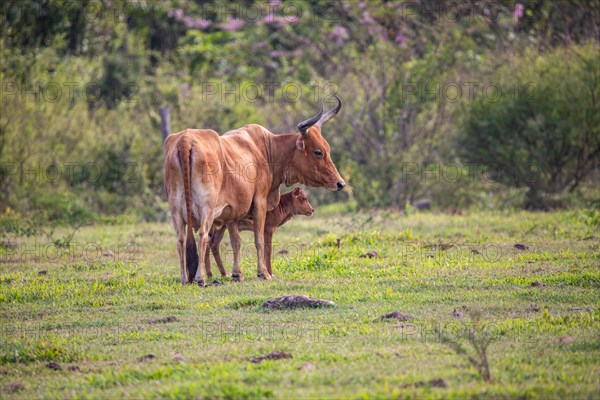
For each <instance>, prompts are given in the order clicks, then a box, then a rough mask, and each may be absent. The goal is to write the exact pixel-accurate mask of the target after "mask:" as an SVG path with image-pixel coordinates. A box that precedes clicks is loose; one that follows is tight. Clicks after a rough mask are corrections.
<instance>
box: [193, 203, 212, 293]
mask: <svg viewBox="0 0 600 400" xmlns="http://www.w3.org/2000/svg"><path fill="white" fill-rule="evenodd" d="M213 216H214V207H206V208H205V209H203V210H202V218H201V221H200V230H199V237H198V247H199V248H200V263H199V264H200V265H199V268H198V271H196V276H195V277H194V281H196V283H197V284H198V286H206V279H205V277H206V270H205V269H206V255H207V252H208V251H209V249H210V248H209V244H210V230H211V228H212V224H213V219H214V218H213Z"/></svg>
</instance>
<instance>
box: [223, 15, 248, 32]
mask: <svg viewBox="0 0 600 400" xmlns="http://www.w3.org/2000/svg"><path fill="white" fill-rule="evenodd" d="M243 27H244V21H242V20H241V19H239V18H231V17H227V21H225V22H223V23H221V24H219V28H221V29H223V30H226V31H237V30H239V29H241V28H243Z"/></svg>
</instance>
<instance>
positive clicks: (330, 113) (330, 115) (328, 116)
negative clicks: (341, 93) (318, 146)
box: [315, 94, 342, 126]
mask: <svg viewBox="0 0 600 400" xmlns="http://www.w3.org/2000/svg"><path fill="white" fill-rule="evenodd" d="M335 98H336V99H337V101H338V104H337V106H335V108H333V109H331V110H329V111H327V114H325V115H323V116H322V117H321V118H319V120H318V121H317V123H316V124H315V125H317V126H323V125H325V123H326V122H327V121H329V120H330V119H331V118H333V117H335V116H336V115H337V113H339V112H340V110H341V109H342V100H341V99H340V98H339V97H338V96H337V94H336V95H335Z"/></svg>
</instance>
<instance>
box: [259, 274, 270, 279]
mask: <svg viewBox="0 0 600 400" xmlns="http://www.w3.org/2000/svg"><path fill="white" fill-rule="evenodd" d="M257 276H258V277H259V278H260V279H266V280H269V279H271V275H269V273H266V274H258V275H257Z"/></svg>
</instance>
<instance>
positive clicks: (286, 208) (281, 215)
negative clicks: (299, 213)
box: [270, 193, 294, 227]
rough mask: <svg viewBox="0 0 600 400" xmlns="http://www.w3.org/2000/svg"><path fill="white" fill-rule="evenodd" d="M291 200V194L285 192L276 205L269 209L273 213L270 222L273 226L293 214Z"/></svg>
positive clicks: (277, 225)
mask: <svg viewBox="0 0 600 400" xmlns="http://www.w3.org/2000/svg"><path fill="white" fill-rule="evenodd" d="M292 201H293V198H292V195H291V194H289V193H286V194H284V195H283V196H281V198H280V200H279V204H278V205H277V207H275V209H273V211H270V212H272V213H273V220H272V221H271V222H272V224H273V225H274V226H276V227H280V226H281V225H283V224H285V223H286V222H287V221H289V219H290V218H292V217H293V216H294V212H293V210H292V209H293V207H292Z"/></svg>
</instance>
